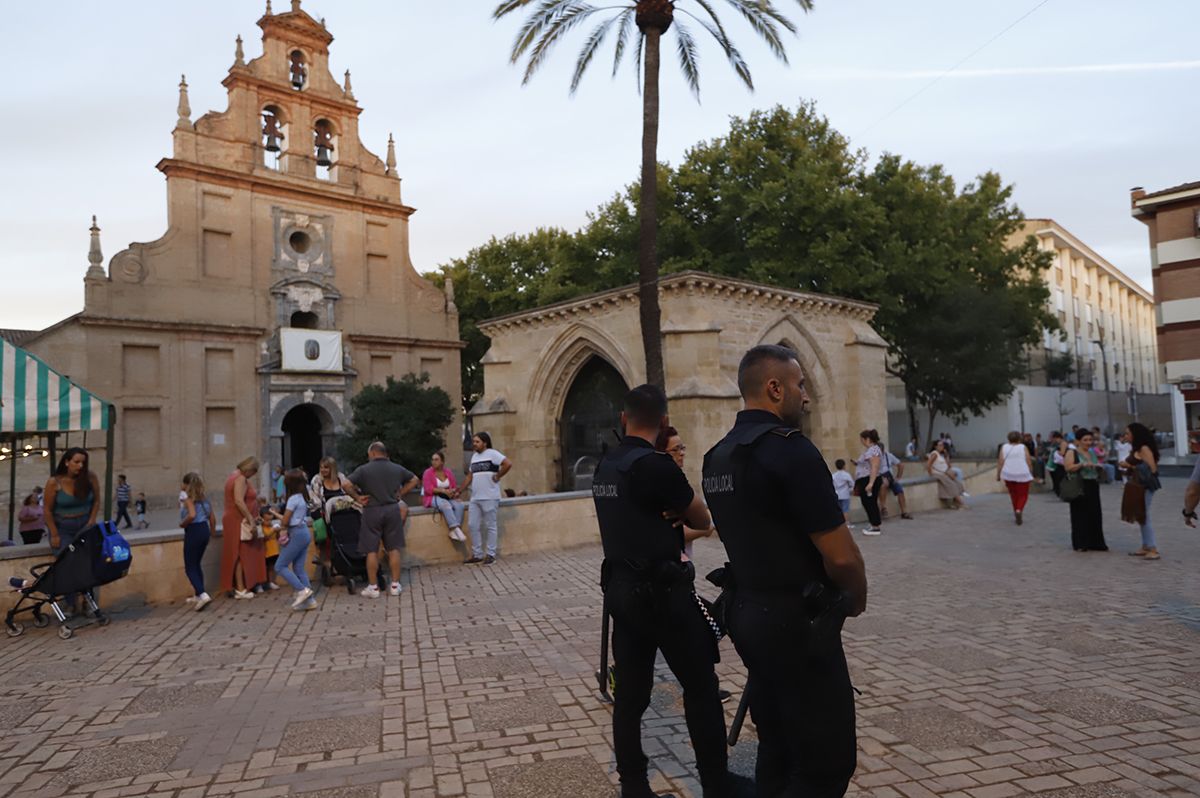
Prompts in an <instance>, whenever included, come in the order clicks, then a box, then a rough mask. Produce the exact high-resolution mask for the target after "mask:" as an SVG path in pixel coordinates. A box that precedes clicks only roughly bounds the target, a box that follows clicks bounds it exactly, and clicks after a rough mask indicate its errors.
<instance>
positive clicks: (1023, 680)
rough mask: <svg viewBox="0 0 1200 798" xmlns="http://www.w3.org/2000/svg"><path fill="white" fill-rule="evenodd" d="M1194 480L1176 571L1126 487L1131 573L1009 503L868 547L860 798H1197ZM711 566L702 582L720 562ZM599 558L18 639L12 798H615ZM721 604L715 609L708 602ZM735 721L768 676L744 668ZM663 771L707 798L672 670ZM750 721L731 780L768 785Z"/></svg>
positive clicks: (1115, 541) (1174, 488)
mask: <svg viewBox="0 0 1200 798" xmlns="http://www.w3.org/2000/svg"><path fill="white" fill-rule="evenodd" d="M1182 489H1183V482H1182V481H1181V480H1166V485H1165V488H1164V490H1163V492H1162V493H1161V494H1160V495H1159V496H1158V497H1157V500H1156V501H1155V503H1154V504H1155V508H1154V509H1155V512H1154V517H1155V521H1156V524H1157V525H1158V533H1159V539H1160V547H1161V549H1162V551H1163V559H1162V560H1161V561H1159V562H1153V563H1148V562H1142V561H1139V560H1137V559H1135V558H1131V557H1127V556H1125V554H1124V552H1126V551H1128V550H1130V549H1132V548H1134V547H1136V545H1137V533H1136V530H1134V529H1132V528H1130V527H1128V526H1127V525H1123V524H1121V523H1120V522H1119V520H1118V519H1117V509H1118V507H1119V498H1120V492H1119V489H1118V488H1116V486H1104V487H1103V492H1102V502H1103V506H1104V509H1105V524H1106V535H1107V536H1108V542H1109V545H1110V547H1111V548H1112V551H1111V552H1109V553H1107V554H1102V553H1088V554H1077V553H1075V552H1072V551H1071V550H1070V546H1069V529H1068V525H1067V507H1066V505H1064V504H1062V503H1060V502H1057V501H1056V500H1054V499H1053V498H1052V497H1050V496H1048V495H1045V494H1038V495H1035V496H1033V497H1032V499H1031V502H1030V505H1029V508H1028V509H1027V511H1026V523H1025V525H1024V526H1022V527H1016V526H1014V525H1013V524H1012V521H1011V515H1010V512H1009V510H1008V507H1007V502H1006V499H1005V497H1002V496H989V497H980V498H976V499H974V500H973V504H974V507H973V509H971V510H967V511H958V512H950V511H941V512H931V513H927V514H924V515H921V516H919V517H918V518H917V520H914V521H901V520H891V521H888V522H887V523H886V524H885V526H884V534H883V535H882V536H880V537H878V538H859V542H860V545H861V547H862V549H863V552H864V555H865V557H866V559H867V564H868V572H869V575H870V579H871V597H870V608H869V610H868V613H867V614H866V615H864V616H863V617H862V618H859V619H854V620H851V621H850V622H848V623H847V626H846V635H845V638H846V650H847V655H848V657H849V659H850V667H851V674H852V678H853V680H854V683H855V684H856V686H857V687H859V688H860V689H861V690H862V691H863V694H862V695H861V696H860V697H859V698H858V728H859V768H858V772H857V774H856V776H855V780H854V782H853V784H852V785H851V793H850V794H851V795H852V796H857V797H858V798H866V797H867V796H869V797H870V798H918V797H919V796H929V795H938V796H947V798H1001V797H1002V796H1013V795H1039V796H1048V797H1049V798H1126V796H1138V797H1139V798H1142V797H1145V798H1182V796H1196V795H1200V606H1198V603H1197V596H1198V592H1200V591H1198V589H1197V587H1196V584H1197V583H1196V563H1197V562H1200V534H1198V533H1197V532H1195V531H1191V530H1187V529H1186V528H1184V527H1182V526H1181V525H1180V524H1179V523H1178V506H1179V503H1180V497H1181V495H1182ZM722 555H723V552H722V549H721V547H720V544H719V542H717V541H709V540H704V541H700V542H699V544H698V545H697V559H698V563H697V565H698V568H697V570H698V571H700V572H701V573H705V572H707V570H709V569H710V568H712V567H715V566H717V565H719V564H720V563H721V562H722V561H723V556H722ZM600 558H601V555H600V551H599V548H598V547H597V546H592V547H586V548H583V549H578V550H574V551H569V552H548V553H545V554H541V555H536V556H528V557H513V558H502V559H501V560H500V561H499V562H498V563H497V564H495V565H493V566H489V567H482V566H470V567H468V566H456V567H441V568H425V569H417V570H413V571H410V572H408V574H407V575H406V577H405V580H406V586H405V588H406V589H405V593H404V594H403V596H401V597H399V598H394V597H383V598H380V599H378V600H366V599H362V598H360V597H358V596H353V595H349V594H348V593H346V591H345V590H344V589H343V588H342V587H341V586H340V585H338V586H335V587H334V588H333V589H331V590H325V591H322V592H321V593H319V594H318V602H319V604H320V610H319V611H317V612H308V613H293V612H290V611H289V610H288V609H287V593H288V591H279V592H276V593H272V594H265V595H263V596H260V597H258V598H256V599H254V600H252V601H233V600H229V599H224V598H218V600H217V601H215V602H214V603H213V605H211V606H210V607H209V608H208V609H206V610H205V612H203V613H195V612H192V611H190V609H189V608H188V607H187V606H185V605H182V604H177V605H170V606H159V607H148V608H137V609H135V610H129V611H126V612H121V613H117V614H115V615H114V617H113V623H112V625H111V626H109V627H107V628H99V627H88V628H85V629H81V630H80V631H79V632H78V633H77V635H76V636H75V637H74V638H72V639H71V640H69V641H63V640H59V639H58V637H57V636H56V635H55V634H54V630H53V629H46V630H36V629H29V630H27V631H26V633H25V634H24V635H23V636H21V637H17V638H9V639H6V640H5V641H4V642H3V644H2V645H4V646H5V647H6V649H5V654H6V656H5V657H4V659H3V663H4V664H3V666H2V669H3V670H2V676H0V728H4V729H5V730H6V732H7V733H6V734H4V735H0V798H8V797H9V796H15V797H19V798H57V797H58V796H64V797H65V798H119V797H120V796H154V797H155V798H214V797H215V796H230V798H232V797H233V796H238V798H276V797H279V798H283V796H293V795H310V796H327V797H329V798H367V797H368V796H369V797H370V798H441V796H456V797H457V796H478V797H479V798H526V797H527V796H528V797H529V798H533V797H534V796H536V797H537V798H556V796H571V797H572V798H575V796H583V797H584V798H591V796H597V797H599V796H612V795H615V786H614V785H615V783H616V776H615V773H614V770H613V760H612V748H611V744H610V740H611V733H610V723H611V710H610V708H609V707H607V706H605V705H603V704H601V703H600V702H599V701H598V700H597V699H596V685H595V680H594V678H593V676H592V673H593V671H594V670H595V668H596V661H597V658H598V648H599V646H598V641H599V629H600V618H599V616H600V612H599V608H600V602H599V593H598V588H597V587H596V579H597V574H598V569H599V564H600ZM701 591H702V592H705V593H707V594H711V592H712V590H711V588H710V587H709V586H707V585H704V586H702V588H701ZM721 652H722V661H721V663H720V665H719V666H718V672H719V676H720V680H721V684H722V686H723V687H725V688H727V689H729V690H731V691H733V692H734V694H735V700H734V701H731V702H730V703H729V704H727V705H726V709H727V717H731V716H732V714H733V711H734V709H735V707H736V696H737V695H740V693H741V691H742V689H743V687H744V685H745V672H744V670H743V669H742V667H741V664H740V661H739V660H738V658H737V655H736V653H735V652H734V651H733V649H732V646H731V645H730V644H729V643H728V642H727V641H726V642H724V643H722V645H721ZM656 678H657V679H658V683H657V684H656V686H655V689H654V691H653V693H652V698H651V706H650V708H649V709H648V710H647V712H646V716H645V725H644V732H645V733H644V747H645V749H646V752H647V754H648V755H649V756H650V758H651V762H652V785H653V786H654V787H655V789H657V790H659V791H668V790H671V791H674V792H675V793H676V794H678V795H680V796H683V797H685V798H686V797H687V796H698V795H699V786H698V784H697V782H696V778H695V762H694V757H693V755H692V751H691V747H690V744H689V741H688V736H687V728H686V724H685V722H684V717H683V707H682V702H681V700H680V699H681V695H680V690H679V687H678V685H677V684H675V683H674V682H673V681H672V680H671V677H670V673H669V671H667V670H666V668H665V666H663V665H662V663H661V662H660V664H659V666H658V668H657V670H656ZM756 745H757V741H756V737H755V730H754V726H753V723H752V722H750V721H748V722H747V725H746V727H745V729H744V730H743V733H742V739H741V742H740V743H739V745H738V746H737V747H736V748H735V749H733V751H732V752H731V756H730V762H731V767H732V768H733V769H735V770H736V771H737V772H739V773H743V774H747V775H749V774H752V773H753V769H754V757H755V752H756Z"/></svg>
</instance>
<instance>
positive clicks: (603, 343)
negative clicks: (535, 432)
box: [529, 322, 637, 419]
mask: <svg viewBox="0 0 1200 798" xmlns="http://www.w3.org/2000/svg"><path fill="white" fill-rule="evenodd" d="M592 357H599V358H600V359H602V360H604V361H605V362H607V363H608V364H609V365H610V366H612V367H613V368H614V369H616V370H617V373H618V374H620V375H621V379H623V380H625V384H626V385H636V384H637V381H636V379H635V378H634V370H633V367H632V365H631V364H630V362H629V358H628V357H627V356H626V354H625V352H624V350H623V349H622V348H621V345H620V344H618V343H617V342H616V341H615V340H614V339H613V338H612V337H611V336H610V335H608V333H606V332H604V331H603V330H601V329H599V328H597V327H594V326H592V325H591V324H588V323H586V322H576V323H574V324H572V325H570V326H569V327H567V328H566V329H565V330H563V331H562V332H561V333H559V334H558V335H557V336H555V338H554V340H552V341H551V342H550V343H549V344H548V345H547V346H546V348H545V349H543V350H542V352H541V354H540V355H539V356H538V368H537V370H536V371H535V372H534V374H533V379H532V380H530V384H529V403H530V406H531V407H542V408H545V411H546V414H547V416H548V417H549V418H550V419H557V418H558V417H559V416H560V415H561V414H562V408H563V403H564V402H565V401H566V396H567V391H568V390H569V389H570V387H571V383H573V382H574V381H575V378H576V377H577V376H578V375H579V371H580V370H581V369H582V368H583V366H584V364H586V363H587V362H588V360H589V359H591V358H592Z"/></svg>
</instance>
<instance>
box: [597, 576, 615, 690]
mask: <svg viewBox="0 0 1200 798" xmlns="http://www.w3.org/2000/svg"><path fill="white" fill-rule="evenodd" d="M608 618H609V615H608V597H607V596H605V597H604V610H603V614H602V616H601V619H600V670H599V671H597V672H596V681H597V682H598V683H599V687H600V700H601V701H603V702H604V703H606V704H611V703H612V702H613V698H612V696H611V695H609V694H608Z"/></svg>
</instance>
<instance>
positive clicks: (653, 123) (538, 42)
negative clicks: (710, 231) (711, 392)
mask: <svg viewBox="0 0 1200 798" xmlns="http://www.w3.org/2000/svg"><path fill="white" fill-rule="evenodd" d="M726 2H727V3H728V4H729V5H731V6H732V7H733V9H734V10H735V11H736V12H737V13H738V14H739V15H741V16H742V17H743V18H744V19H745V20H746V21H747V22H748V23H749V24H750V26H751V28H752V29H753V30H754V32H755V33H756V34H758V36H759V37H761V38H762V39H763V40H764V41H765V42H766V43H767V46H768V47H769V48H770V50H771V52H772V53H773V54H774V55H775V56H776V57H777V58H779V59H780V60H781V61H784V62H785V63H786V62H787V53H786V51H785V50H784V46H783V39H782V37H781V35H780V29H781V28H782V29H783V30H786V31H788V32H790V33H795V32H796V27H795V25H794V24H793V23H792V22H791V21H790V20H789V19H788V18H787V17H785V16H784V15H783V14H782V13H781V12H780V11H779V10H778V9H777V8H776V7H775V4H774V3H773V2H772V0H726ZM796 3H797V4H798V5H799V6H800V8H801V9H802V10H804V11H809V10H811V8H812V0H796ZM689 6H690V7H691V8H694V9H695V11H692V10H691V8H689ZM529 7H532V8H531V10H530V12H529V16H528V17H527V18H526V20H525V23H524V24H523V25H522V26H521V29H520V31H519V32H518V33H517V39H516V41H515V42H514V43H513V48H512V62H513V63H514V64H515V63H517V62H519V61H520V60H521V59H522V58H524V59H525V76H524V80H523V82H524V83H528V82H529V79H530V78H532V77H533V74H534V73H535V72H537V70H538V68H539V67H541V66H542V64H543V63H544V62H545V59H546V56H547V55H549V53H550V51H551V50H552V49H553V48H554V45H555V44H557V43H558V42H559V41H561V40H562V39H563V38H565V37H566V36H567V34H568V33H570V32H571V31H572V30H573V29H574V28H576V27H578V26H579V25H581V24H582V23H583V22H585V21H587V19H588V18H589V17H591V16H592V15H594V14H597V13H601V12H614V13H612V14H609V15H608V16H607V17H606V18H605V19H604V20H603V21H601V22H600V23H599V24H597V25H596V27H595V28H594V29H593V30H592V32H591V34H590V35H589V36H588V38H587V40H586V41H585V42H584V45H583V49H582V50H581V51H580V53H579V57H578V58H577V59H576V62H575V71H574V73H573V75H572V77H571V93H572V94H574V93H575V91H576V90H577V89H578V88H579V83H580V81H581V80H582V79H583V75H584V73H585V72H586V71H587V68H588V66H589V65H590V64H591V63H592V60H593V59H594V58H595V56H596V53H597V52H598V51H599V49H600V47H601V46H602V45H603V44H604V41H605V39H607V38H608V35H609V34H610V33H611V32H613V31H614V30H615V31H616V46H615V48H614V53H613V75H614V76H615V75H616V73H617V71H618V70H619V68H620V66H621V59H622V58H623V56H624V54H625V50H626V48H627V45H628V44H629V39H630V36H634V37H635V41H634V51H635V52H634V63H635V67H636V74H637V76H638V77H639V78H640V77H641V74H642V71H643V68H644V71H645V82H644V88H643V90H642V176H641V187H642V191H641V194H640V197H639V202H638V231H639V232H638V247H637V252H638V286H639V288H638V290H639V293H638V298H639V307H640V314H641V319H640V320H641V327H642V348H643V350H644V352H645V356H646V379H647V381H648V382H651V383H654V384H655V385H659V386H662V385H663V384H664V379H663V362H662V331H661V326H662V325H661V312H660V309H659V306H658V256H657V235H658V206H657V200H658V191H657V183H656V179H657V176H658V172H657V167H658V123H659V85H658V83H659V68H660V62H661V53H660V50H661V42H662V37H663V35H664V34H666V33H667V31H668V30H669V29H671V28H672V26H673V27H674V29H675V44H676V48H675V50H676V54H677V55H678V57H679V67H680V69H681V70H682V72H683V75H684V78H685V79H686V80H687V83H688V86H689V87H690V88H691V90H692V93H693V94H694V95H696V96H697V97H699V95H700V67H699V62H698V60H697V59H698V50H699V48H698V46H697V44H696V40H695V38H694V37H693V35H692V32H691V29H690V28H688V27H687V24H685V23H684V22H683V20H682V19H681V18H680V17H679V16H677V12H678V14H679V15H683V16H687V17H689V18H690V20H691V21H693V22H695V23H696V24H699V25H700V27H702V28H704V29H705V30H706V31H707V32H708V33H709V34H710V35H711V36H712V37H713V38H714V39H716V41H717V43H718V44H719V45H720V47H721V49H722V50H723V51H724V53H725V57H726V59H728V61H729V63H730V65H731V66H732V67H733V70H734V72H736V73H737V76H738V77H739V78H741V80H742V82H744V83H745V84H746V86H747V87H748V88H750V89H751V90H753V88H754V81H753V79H752V78H751V76H750V68H749V67H748V66H747V65H746V62H745V60H744V59H743V58H742V55H741V53H740V52H738V50H737V48H736V47H735V46H734V44H733V42H732V41H731V40H730V38H729V36H728V34H727V33H726V31H725V26H724V24H723V23H722V21H721V18H720V16H719V15H718V14H717V12H716V9H715V8H714V4H713V2H712V0H630V1H629V2H623V3H614V4H613V5H605V6H594V5H592V4H591V3H587V2H584V1H583V0H504V2H502V3H500V4H499V5H498V6H496V9H495V11H493V12H492V16H493V17H494V18H495V19H500V18H501V17H504V16H507V15H508V14H511V13H513V12H516V11H520V10H522V9H526V8H529ZM689 24H690V23H689ZM635 27H636V29H637V32H636V33H634V30H633V29H634V28H635ZM651 189H653V190H651Z"/></svg>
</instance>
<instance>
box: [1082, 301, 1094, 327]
mask: <svg viewBox="0 0 1200 798" xmlns="http://www.w3.org/2000/svg"><path fill="white" fill-rule="evenodd" d="M1083 319H1084V321H1086V322H1087V323H1088V324H1091V323H1092V306H1091V305H1090V304H1086V305H1084V306H1083Z"/></svg>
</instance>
